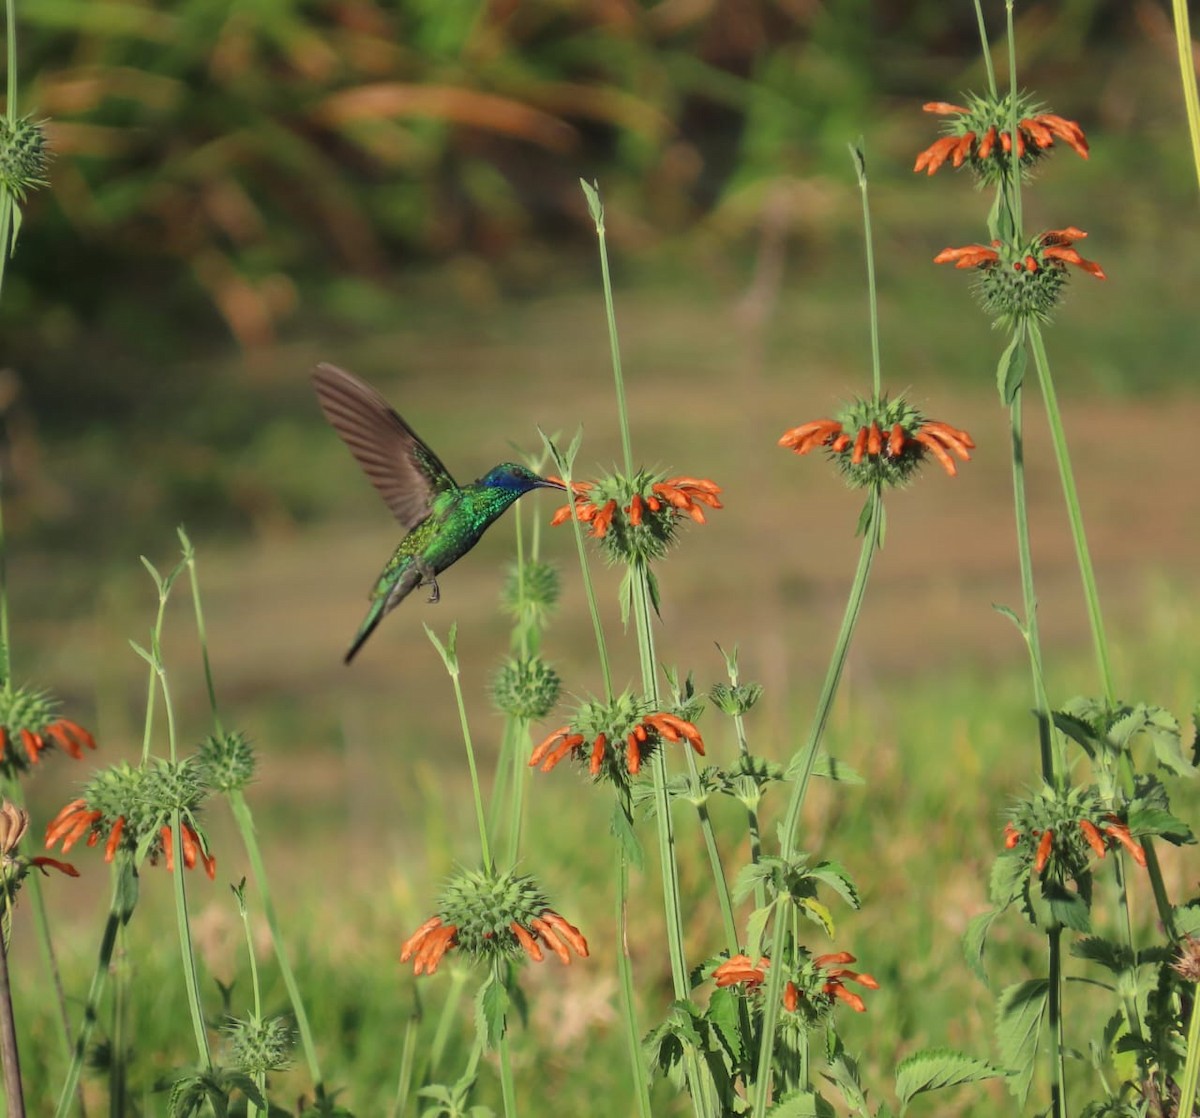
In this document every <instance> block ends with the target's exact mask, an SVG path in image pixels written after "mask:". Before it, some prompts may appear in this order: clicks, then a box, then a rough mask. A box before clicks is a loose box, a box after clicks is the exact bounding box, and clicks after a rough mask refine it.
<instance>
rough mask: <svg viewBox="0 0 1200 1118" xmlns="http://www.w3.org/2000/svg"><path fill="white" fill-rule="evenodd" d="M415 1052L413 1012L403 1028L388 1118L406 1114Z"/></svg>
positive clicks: (415, 1014) (414, 1020)
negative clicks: (398, 1064)
mask: <svg viewBox="0 0 1200 1118" xmlns="http://www.w3.org/2000/svg"><path fill="white" fill-rule="evenodd" d="M416 1050H417V1011H416V1010H414V1011H413V1013H412V1014H410V1016H409V1018H408V1023H407V1024H406V1025H405V1027H404V1045H403V1047H402V1048H401V1050H400V1073H399V1075H397V1076H396V1097H395V1098H394V1099H393V1100H392V1108H391V1110H390V1111H388V1118H404V1116H405V1115H406V1114H407V1113H408V1098H409V1095H411V1094H412V1077H413V1065H414V1063H415V1060H414V1055H415V1053H416Z"/></svg>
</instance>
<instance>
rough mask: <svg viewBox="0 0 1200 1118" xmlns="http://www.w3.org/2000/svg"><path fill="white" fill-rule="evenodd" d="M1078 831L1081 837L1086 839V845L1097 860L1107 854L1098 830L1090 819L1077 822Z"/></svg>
mask: <svg viewBox="0 0 1200 1118" xmlns="http://www.w3.org/2000/svg"><path fill="white" fill-rule="evenodd" d="M1079 829H1080V830H1081V831H1082V832H1083V837H1084V838H1085V839H1087V844H1088V846H1090V847H1091V848H1092V850H1093V851H1095V854H1096V857H1097V858H1103V857H1104V855H1105V854H1106V853H1107V848H1106V847H1105V845H1104V838H1103V836H1101V834H1100V831H1099V828H1097V826H1096V824H1095V823H1093V822H1092V821H1091V820H1090V819H1081V820H1080V821H1079Z"/></svg>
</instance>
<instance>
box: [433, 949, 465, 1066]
mask: <svg viewBox="0 0 1200 1118" xmlns="http://www.w3.org/2000/svg"><path fill="white" fill-rule="evenodd" d="M467 978H468V972H467V971H466V970H464V969H462V968H461V967H454V968H452V969H451V971H450V991H449V993H448V994H447V995H446V1000H445V1001H444V1002H443V1003H442V1015H441V1016H440V1017H439V1018H438V1024H437V1028H436V1029H435V1030H434V1034H433V1044H431V1045H430V1047H429V1061H428V1064H427V1065H426V1067H425V1070H424V1076H423V1078H425V1079H426V1080H428V1079H430V1078H431V1077H432V1076H434V1075H436V1074H437V1069H438V1067H439V1066H440V1065H441V1062H442V1057H443V1056H444V1055H445V1054H446V1045H447V1043H449V1040H450V1033H451V1031H452V1030H453V1028H454V1026H455V1025H456V1024H457V1020H458V1002H459V999H460V998H461V997H462V992H463V987H465V986H466V984H467Z"/></svg>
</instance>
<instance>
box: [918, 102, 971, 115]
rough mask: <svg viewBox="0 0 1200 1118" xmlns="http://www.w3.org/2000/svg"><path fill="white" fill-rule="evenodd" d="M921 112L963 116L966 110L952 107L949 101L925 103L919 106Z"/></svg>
mask: <svg viewBox="0 0 1200 1118" xmlns="http://www.w3.org/2000/svg"><path fill="white" fill-rule="evenodd" d="M921 111H922V112H923V113H942V114H943V115H948V114H950V113H959V114H960V115H965V114H966V113H967V111H968V110H967V109H964V108H963V107H962V105H952V104H950V102H949V101H926V102H925V104H923V105H922V106H921Z"/></svg>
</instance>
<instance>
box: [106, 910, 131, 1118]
mask: <svg viewBox="0 0 1200 1118" xmlns="http://www.w3.org/2000/svg"><path fill="white" fill-rule="evenodd" d="M128 948H129V941H128V935H127V932H126V929H125V925H124V924H122V925H121V927H120V928H118V930H117V950H116V955H117V958H118V960H119V963H118V965H117V966H116V967H115V968H114V971H115V973H114V974H113V997H112V1036H111V1038H110V1039H111V1044H110V1056H109V1065H108V1067H109V1070H108V1113H109V1115H110V1116H111V1118H122V1116H123V1115H124V1114H125V1113H126V1101H127V1100H126V1097H125V1092H126V1089H127V1086H126V1085H127V1082H128V1075H127V1072H128V1068H127V1065H126V1058H125V1047H126V1045H125V1024H126V1019H127V1017H128V1009H127V1005H128V1000H129V999H128V994H129V967H128V966H127V965H125V960H126V959H127V958H128Z"/></svg>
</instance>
